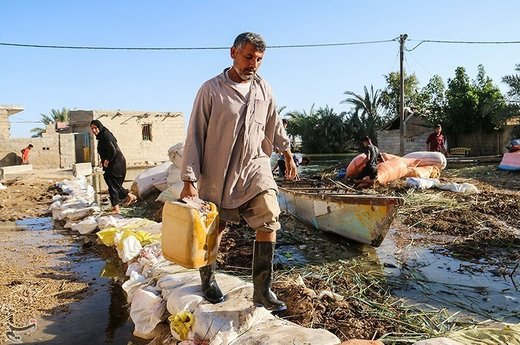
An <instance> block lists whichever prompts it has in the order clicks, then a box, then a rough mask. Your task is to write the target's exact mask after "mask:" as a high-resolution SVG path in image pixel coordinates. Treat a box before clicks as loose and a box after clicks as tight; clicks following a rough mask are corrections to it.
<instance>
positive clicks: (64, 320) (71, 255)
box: [0, 218, 146, 345]
mask: <svg viewBox="0 0 520 345" xmlns="http://www.w3.org/2000/svg"><path fill="white" fill-rule="evenodd" d="M0 225H1V226H0V228H1V231H17V233H18V234H19V236H23V238H24V243H30V242H31V241H34V244H35V245H41V246H49V247H50V248H52V249H53V251H58V252H59V251H61V252H62V253H63V254H64V257H63V260H67V261H69V262H71V263H72V266H71V271H72V272H73V273H75V274H77V276H78V277H79V278H80V279H81V280H82V281H86V282H88V284H89V288H88V292H87V293H86V296H85V297H84V298H83V299H81V300H80V301H78V302H74V303H71V304H69V305H68V306H67V311H66V312H64V313H59V314H58V315H53V316H50V317H43V318H40V319H38V320H36V329H35V330H34V331H33V332H28V333H26V334H23V335H21V336H22V339H21V343H23V344H49V345H50V344H67V345H68V344H116V345H117V344H121V345H122V344H125V345H126V344H145V343H146V342H143V340H141V339H139V338H135V337H133V336H132V332H133V329H134V325H133V323H132V321H131V319H130V317H129V309H128V306H127V303H126V296H125V292H124V291H123V289H122V288H121V283H122V282H123V281H124V268H123V267H122V264H121V263H120V260H119V259H118V258H117V257H116V259H117V260H113V259H111V258H102V257H100V255H97V254H95V253H94V252H93V251H92V250H90V248H91V247H92V246H94V245H96V244H94V241H95V235H94V236H93V235H89V236H85V235H80V236H76V235H74V234H71V235H70V236H74V239H73V243H72V245H71V244H70V243H69V241H64V237H65V236H69V235H68V234H65V235H63V234H62V233H61V232H60V231H55V230H54V229H55V227H54V224H53V221H52V218H34V219H24V220H20V221H17V222H15V223H0ZM20 231H30V232H31V235H32V236H24V235H23V234H20Z"/></svg>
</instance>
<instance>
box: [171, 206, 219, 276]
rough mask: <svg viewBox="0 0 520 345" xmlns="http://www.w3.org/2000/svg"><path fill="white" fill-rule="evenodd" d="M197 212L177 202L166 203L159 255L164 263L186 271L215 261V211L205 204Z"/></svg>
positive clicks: (216, 238)
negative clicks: (206, 208) (184, 268)
mask: <svg viewBox="0 0 520 345" xmlns="http://www.w3.org/2000/svg"><path fill="white" fill-rule="evenodd" d="M208 204H209V206H210V211H209V212H201V211H199V210H198V209H196V208H193V207H192V206H189V205H187V204H185V203H183V202H179V201H167V202H166V203H165V204H164V206H163V211H162V237H161V246H162V253H163V256H164V258H165V259H166V260H168V261H172V262H174V263H176V264H179V265H181V266H183V267H186V268H199V267H202V266H206V265H210V264H212V263H214V262H215V261H216V259H217V252H218V243H217V241H218V223H219V217H218V211H217V207H216V205H215V204H213V203H211V202H209V203H208Z"/></svg>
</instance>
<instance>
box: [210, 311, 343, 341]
mask: <svg viewBox="0 0 520 345" xmlns="http://www.w3.org/2000/svg"><path fill="white" fill-rule="evenodd" d="M260 321H261V322H256V323H255V324H254V327H252V328H251V329H249V330H247V331H246V332H245V333H244V334H242V335H240V338H238V339H237V341H236V343H237V344H269V345H286V344H320V345H336V344H339V343H341V340H339V338H338V337H336V336H335V335H334V334H332V333H331V332H329V331H327V330H324V329H314V328H306V327H302V326H299V325H296V324H294V323H292V322H289V321H287V320H283V319H279V318H275V317H271V318H268V317H266V318H265V319H264V320H260ZM214 344H222V345H223V344H226V343H224V342H222V341H221V340H220V339H219V336H218V335H217V337H216V338H215V339H212V340H211V345H214Z"/></svg>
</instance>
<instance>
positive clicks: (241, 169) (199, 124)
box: [181, 32, 296, 312]
mask: <svg viewBox="0 0 520 345" xmlns="http://www.w3.org/2000/svg"><path fill="white" fill-rule="evenodd" d="M265 48H266V44H265V42H264V40H263V39H262V37H261V36H260V35H258V34H255V33H250V32H246V33H242V34H240V35H238V36H237V38H236V39H235V42H234V44H233V47H231V50H230V53H231V58H232V59H233V65H232V67H230V68H226V69H225V70H224V71H223V73H221V74H219V75H218V76H216V77H214V78H212V79H210V80H208V81H207V82H205V83H204V84H203V85H202V87H201V88H200V90H199V92H198V94H197V97H196V98H195V102H194V104H193V110H192V114H191V117H190V123H189V127H188V133H187V137H186V142H185V145H184V153H183V166H182V169H181V178H182V180H183V181H184V189H183V190H182V193H181V198H185V197H200V198H201V199H203V200H206V201H211V202H213V203H215V204H216V205H217V206H218V207H219V211H220V217H221V224H220V225H219V228H220V229H219V230H220V231H223V230H224V228H225V223H226V222H234V223H238V222H239V221H240V216H242V217H243V218H244V219H245V220H246V222H247V223H248V225H249V226H250V227H252V228H253V229H255V230H256V241H255V244H254V256H253V283H254V294H253V302H254V303H255V304H257V305H262V306H264V307H266V308H267V309H269V310H272V311H273V312H280V311H283V310H285V309H287V307H286V306H285V304H284V303H283V302H282V301H280V300H278V299H277V298H276V296H275V295H274V294H273V293H272V291H271V283H272V272H273V255H274V248H275V243H276V231H277V230H278V229H280V223H279V222H278V216H279V214H280V208H279V206H278V201H277V198H276V191H277V186H276V183H275V181H274V178H273V175H272V173H271V165H270V158H269V157H270V155H271V153H272V152H273V150H274V149H277V150H278V151H280V152H283V154H284V157H285V161H286V165H287V172H286V177H287V178H289V179H293V178H294V177H295V176H296V165H295V163H294V160H293V158H292V153H291V151H290V147H289V138H288V137H287V134H286V132H285V129H284V127H283V125H282V121H281V120H280V118H279V117H278V114H277V113H276V104H275V101H274V97H273V94H272V90H271V87H270V86H269V84H268V83H267V82H266V81H265V80H263V79H262V78H261V77H260V76H259V75H257V74H256V72H257V70H258V68H259V67H260V65H261V63H262V59H263V56H264V52H265ZM200 275H201V280H202V290H203V293H204V297H205V298H206V299H207V300H208V301H210V302H211V303H219V302H221V301H223V300H224V295H223V294H222V292H221V290H220V288H219V286H218V284H217V282H216V280H215V264H212V265H209V266H205V267H202V268H200Z"/></svg>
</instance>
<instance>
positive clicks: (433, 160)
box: [403, 151, 448, 171]
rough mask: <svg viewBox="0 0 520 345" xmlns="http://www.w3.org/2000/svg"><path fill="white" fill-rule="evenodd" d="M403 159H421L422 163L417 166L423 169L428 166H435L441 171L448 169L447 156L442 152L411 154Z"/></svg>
mask: <svg viewBox="0 0 520 345" xmlns="http://www.w3.org/2000/svg"><path fill="white" fill-rule="evenodd" d="M403 158H413V159H419V160H420V162H419V164H418V165H417V166H419V167H423V166H428V165H435V166H436V167H437V168H439V170H441V171H442V170H444V169H445V168H446V164H447V163H448V162H447V160H446V156H444V155H443V154H442V153H441V152H433V151H417V152H410V153H408V154H406V155H404V156H403Z"/></svg>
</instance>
